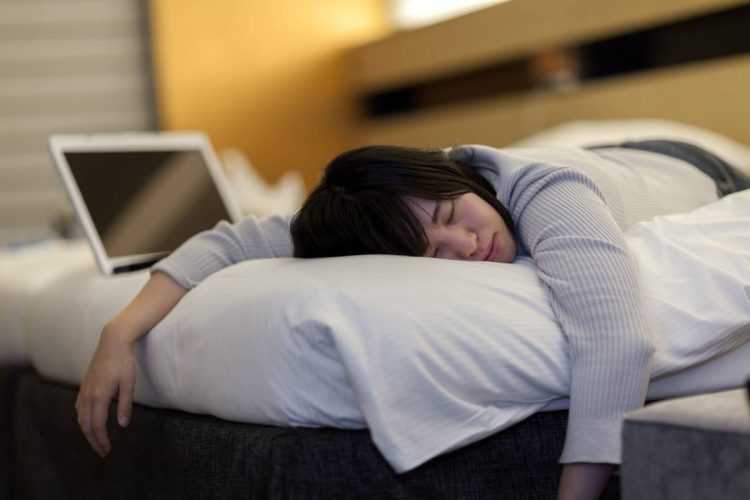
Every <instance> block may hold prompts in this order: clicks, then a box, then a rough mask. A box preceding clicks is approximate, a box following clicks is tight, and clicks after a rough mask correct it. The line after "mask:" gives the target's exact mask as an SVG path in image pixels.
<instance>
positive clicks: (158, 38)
mask: <svg viewBox="0 0 750 500" xmlns="http://www.w3.org/2000/svg"><path fill="white" fill-rule="evenodd" d="M382 4H383V2H382V1H380V0H325V1H320V0H283V1H281V2H271V1H268V0H190V1H184V0H151V20H152V21H151V22H152V36H153V46H154V69H155V74H156V79H157V100H158V107H159V112H160V117H161V125H162V128H164V129H167V130H186V129H200V130H204V131H206V132H207V133H208V134H209V136H210V137H211V140H212V141H213V143H214V146H215V147H216V149H217V150H220V149H223V148H227V147H235V148H239V149H241V150H242V151H243V152H245V154H246V155H247V156H248V158H249V159H250V160H251V162H252V163H253V164H254V165H255V166H256V167H257V168H258V170H260V171H261V173H262V174H263V175H264V176H265V177H266V178H267V179H268V180H269V181H273V180H275V179H276V178H277V177H278V176H279V175H280V174H281V173H283V172H284V171H285V170H287V169H299V170H301V171H303V173H304V174H305V177H306V180H307V183H308V185H312V184H313V183H314V182H315V179H316V178H317V175H318V171H319V169H320V168H321V167H322V166H323V165H324V164H325V163H326V162H327V161H328V160H329V159H330V158H331V157H332V156H333V155H335V154H336V153H338V152H339V151H341V150H342V149H344V148H346V147H348V146H349V145H350V144H351V141H352V139H351V130H352V128H353V123H354V120H355V117H356V113H357V108H356V100H355V99H354V90H353V89H352V88H351V86H350V84H349V83H347V82H348V81H349V79H348V78H347V71H348V70H347V66H346V59H345V53H346V51H347V50H348V49H349V48H351V47H353V46H356V45H360V44H362V43H365V42H367V41H370V40H372V39H374V38H376V37H378V36H382V35H383V34H384V33H385V31H386V19H385V13H384V12H383V7H382Z"/></svg>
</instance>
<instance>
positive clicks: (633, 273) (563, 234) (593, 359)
mask: <svg viewBox="0 0 750 500" xmlns="http://www.w3.org/2000/svg"><path fill="white" fill-rule="evenodd" d="M520 198H521V199H519V201H518V203H517V204H516V210H514V211H513V216H514V217H515V218H516V220H517V221H519V222H518V224H517V234H518V238H519V240H520V242H521V244H522V245H523V246H524V247H525V249H526V250H527V251H528V253H529V254H530V255H531V256H532V257H533V259H534V262H535V263H536V265H537V268H538V272H539V276H540V278H541V279H542V281H543V282H544V284H545V285H546V287H547V288H548V291H549V294H550V301H551V305H552V309H553V311H554V312H555V314H556V316H557V318H558V320H559V321H560V325H561V326H562V329H563V331H564V332H565V334H566V336H567V338H568V340H569V343H570V360H571V362H570V366H571V386H570V416H569V422H568V429H567V436H566V440H565V448H564V450H563V454H562V457H561V462H563V463H568V462H608V463H619V461H620V430H621V421H622V415H623V413H625V412H626V411H628V410H631V409H634V408H638V407H640V406H642V405H643V403H644V399H645V395H646V389H647V386H648V377H649V362H650V356H651V353H652V351H653V347H652V343H651V340H650V338H651V336H650V331H649V325H648V322H647V319H646V316H645V312H644V306H643V301H642V296H641V290H640V285H639V275H638V268H637V265H636V263H635V262H634V260H633V258H632V256H631V254H630V252H629V250H628V248H627V246H626V243H625V241H624V238H623V236H622V233H621V231H620V229H619V228H618V226H617V224H616V222H615V220H614V219H613V217H612V215H611V213H610V211H609V209H608V207H607V206H606V205H605V204H604V202H603V200H602V198H601V197H600V195H599V194H598V193H597V189H596V186H595V185H593V183H591V181H589V180H588V179H587V178H586V177H585V176H583V175H581V174H579V173H577V172H575V171H572V170H557V171H555V172H552V173H550V174H548V175H547V176H544V177H542V178H540V179H539V180H537V181H535V182H534V183H531V184H530V185H528V186H527V187H526V188H525V189H524V192H523V194H522V195H521V197H520Z"/></svg>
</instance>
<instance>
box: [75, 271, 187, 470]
mask: <svg viewBox="0 0 750 500" xmlns="http://www.w3.org/2000/svg"><path fill="white" fill-rule="evenodd" d="M186 293H187V290H185V289H184V288H182V286H180V285H179V283H177V282H176V281H174V280H173V279H172V278H170V277H169V276H167V275H166V274H164V273H160V272H155V273H154V274H153V275H152V276H151V279H149V281H148V282H147V283H146V285H144V287H143V289H142V290H141V291H140V292H138V295H136V297H135V298H134V299H133V301H132V302H131V303H130V304H128V306H127V307H125V309H123V310H122V312H120V314H118V315H117V316H115V317H114V318H113V319H112V320H110V321H109V323H107V324H106V325H105V327H104V329H103V330H102V334H101V336H100V337H99V344H98V345H97V346H96V351H94V355H93V356H92V358H91V362H90V363H89V367H88V369H87V370H86V375H85V376H84V377H83V381H82V382H81V388H80V390H79V391H78V397H77V398H76V412H77V413H78V425H79V426H80V427H81V430H82V431H83V434H84V436H86V440H87V441H88V442H89V444H90V445H91V447H92V448H93V449H94V451H95V452H97V453H98V454H99V455H100V456H101V457H106V456H107V454H109V452H110V451H111V450H112V444H111V443H110V441H109V436H107V417H108V414H109V404H110V402H111V401H112V399H113V398H114V397H115V396H117V397H118V401H117V422H118V423H119V424H120V426H122V427H127V425H128V424H129V423H130V421H131V419H132V416H133V391H134V389H135V354H134V351H135V345H136V343H137V342H138V340H139V339H140V338H141V337H143V336H144V335H146V334H147V333H148V332H149V331H150V330H151V329H152V328H153V327H154V326H156V324H157V323H159V322H160V321H161V320H162V319H164V317H165V316H166V315H167V314H168V313H169V311H171V310H172V308H173V307H174V306H175V305H176V304H177V303H178V302H179V301H180V299H182V297H183V296H184V295H185V294H186Z"/></svg>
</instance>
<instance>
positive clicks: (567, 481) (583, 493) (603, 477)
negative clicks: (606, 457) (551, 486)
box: [557, 462, 615, 500]
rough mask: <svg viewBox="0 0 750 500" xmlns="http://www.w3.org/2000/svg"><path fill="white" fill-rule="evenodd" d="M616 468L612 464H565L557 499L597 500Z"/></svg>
mask: <svg viewBox="0 0 750 500" xmlns="http://www.w3.org/2000/svg"><path fill="white" fill-rule="evenodd" d="M614 469H615V466H614V465H612V464H593V463H583V462H580V463H572V464H565V465H563V471H562V476H561V477H560V487H559V489H558V491H557V500H596V499H597V498H599V497H600V496H601V494H602V492H603V491H604V488H605V487H606V486H607V481H609V477H610V476H611V475H612V471H613V470H614Z"/></svg>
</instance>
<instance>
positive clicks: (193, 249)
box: [76, 216, 292, 456]
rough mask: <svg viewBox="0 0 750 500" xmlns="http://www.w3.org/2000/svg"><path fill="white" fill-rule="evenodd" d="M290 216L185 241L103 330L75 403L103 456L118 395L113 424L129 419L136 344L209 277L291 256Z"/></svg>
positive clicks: (217, 229)
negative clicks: (259, 261)
mask: <svg viewBox="0 0 750 500" xmlns="http://www.w3.org/2000/svg"><path fill="white" fill-rule="evenodd" d="M289 219H290V218H289V217H281V216H272V217H267V218H264V219H258V218H255V217H248V218H247V219H244V220H242V221H240V222H238V223H237V224H234V225H232V224H228V223H226V222H221V223H219V224H217V225H216V227H215V228H214V229H212V230H210V231H204V232H202V233H200V234H198V235H196V236H194V237H193V238H191V239H189V240H188V241H186V242H185V243H184V244H183V245H182V246H181V247H180V248H178V249H177V250H175V252H174V253H173V254H172V255H170V256H169V257H167V258H165V259H163V260H162V261H161V262H159V263H158V264H157V265H156V266H154V268H153V269H152V276H151V279H150V280H149V281H148V282H147V283H146V285H145V286H144V287H143V289H142V290H141V291H140V292H139V293H138V295H137V296H136V297H135V298H134V299H133V301H132V302H131V303H130V304H129V305H128V306H127V307H125V309H123V310H122V312H120V313H119V314H118V315H117V316H115V317H114V318H112V319H111V320H110V321H109V322H108V323H107V324H106V325H105V326H104V328H103V330H102V333H101V336H100V338H99V344H98V345H97V347H96V351H95V352H94V355H93V357H92V359H91V362H90V363H89V367H88V370H87V371H86V374H85V376H84V378H83V382H82V383H81V388H80V391H79V393H78V398H77V399H76V411H77V412H78V424H79V425H80V427H81V430H82V431H83V433H84V435H85V436H86V439H87V440H88V442H89V443H90V444H91V447H92V448H93V449H94V451H96V452H97V453H99V455H101V456H106V455H107V454H108V453H109V452H110V450H111V449H112V445H111V443H110V440H109V437H108V436H107V427H106V424H107V416H108V410H109V404H110V402H111V401H112V399H113V398H114V397H115V396H117V397H118V404H117V422H118V423H119V424H120V425H121V426H123V427H124V426H126V425H128V423H129V422H130V419H131V418H132V407H133V390H134V387H135V357H134V350H135V345H136V343H137V341H138V340H139V339H140V338H141V337H143V336H144V335H146V334H147V333H148V332H149V331H150V330H151V329H152V328H153V327H155V326H156V325H157V324H158V323H159V322H160V321H161V320H162V319H164V317H165V316H166V315H167V314H168V313H169V312H170V311H171V310H172V308H174V306H175V305H176V304H177V303H178V302H179V301H180V299H182V297H183V296H184V295H185V294H186V293H187V292H188V290H190V289H191V288H193V287H194V286H196V285H197V284H198V283H200V282H201V281H202V280H203V279H205V278H206V277H207V276H209V275H211V274H213V273H215V272H216V271H219V270H221V269H223V268H225V267H227V266H230V265H232V264H235V263H237V262H241V261H243V260H249V259H258V258H269V257H289V256H291V254H292V250H291V237H290V235H289Z"/></svg>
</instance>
